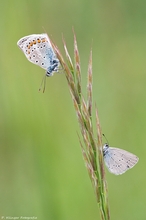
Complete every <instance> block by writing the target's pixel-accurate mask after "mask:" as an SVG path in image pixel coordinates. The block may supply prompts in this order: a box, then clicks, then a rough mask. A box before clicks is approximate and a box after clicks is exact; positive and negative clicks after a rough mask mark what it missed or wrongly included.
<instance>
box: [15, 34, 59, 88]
mask: <svg viewBox="0 0 146 220" xmlns="http://www.w3.org/2000/svg"><path fill="white" fill-rule="evenodd" d="M17 45H18V47H19V48H20V49H21V50H22V51H23V53H24V54H25V56H26V58H27V59H28V60H29V61H30V62H31V63H33V64H36V65H38V66H40V67H42V68H43V69H45V70H46V73H45V78H46V76H48V77H49V76H53V73H54V72H58V70H59V69H58V67H59V65H60V62H59V60H58V58H57V56H56V54H55V52H54V49H53V47H52V44H51V41H50V39H49V37H48V35H47V34H32V35H29V36H25V37H23V38H21V39H20V40H19V41H18V42H17ZM44 89H45V80H44Z"/></svg>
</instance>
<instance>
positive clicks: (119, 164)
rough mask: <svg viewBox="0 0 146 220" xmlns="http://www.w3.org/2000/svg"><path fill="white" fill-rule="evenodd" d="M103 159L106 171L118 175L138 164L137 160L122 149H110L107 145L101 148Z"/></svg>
mask: <svg viewBox="0 0 146 220" xmlns="http://www.w3.org/2000/svg"><path fill="white" fill-rule="evenodd" d="M103 158H104V162H105V165H106V166H107V168H108V170H109V171H110V172H111V173H113V174H115V175H120V174H123V173H125V172H126V171H127V170H129V169H131V168H132V167H133V166H135V164H136V163H137V162H138V160H139V158H138V157H137V156H136V155H134V154H132V153H130V152H128V151H125V150H122V149H119V148H114V147H110V146H109V145H108V144H105V145H104V146H103Z"/></svg>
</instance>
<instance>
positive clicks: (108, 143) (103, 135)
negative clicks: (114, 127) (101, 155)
mask: <svg viewBox="0 0 146 220" xmlns="http://www.w3.org/2000/svg"><path fill="white" fill-rule="evenodd" d="M102 136H103V137H104V138H105V140H106V141H107V144H108V145H109V142H108V139H107V138H106V136H105V134H102Z"/></svg>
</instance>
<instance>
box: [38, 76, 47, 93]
mask: <svg viewBox="0 0 146 220" xmlns="http://www.w3.org/2000/svg"><path fill="white" fill-rule="evenodd" d="M43 84H44V88H43V93H44V92H45V87H46V73H45V75H44V77H43V79H42V82H41V85H40V88H39V92H40V91H41V89H42V85H43Z"/></svg>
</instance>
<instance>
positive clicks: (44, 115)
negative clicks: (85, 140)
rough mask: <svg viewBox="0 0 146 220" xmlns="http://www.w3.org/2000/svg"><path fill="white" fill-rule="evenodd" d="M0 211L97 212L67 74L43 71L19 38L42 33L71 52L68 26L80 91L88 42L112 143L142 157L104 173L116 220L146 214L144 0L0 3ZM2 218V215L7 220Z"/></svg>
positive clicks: (64, 215) (52, 218)
mask: <svg viewBox="0 0 146 220" xmlns="http://www.w3.org/2000/svg"><path fill="white" fill-rule="evenodd" d="M0 18H1V19H0V37H1V41H0V48H1V50H0V217H1V218H2V217H3V216H4V217H5V218H6V217H8V216H11V217H19V218H20V217H21V216H24V217H26V216H27V217H32V216H34V217H36V218H37V219H38V220H45V219H48V220H74V219H76V220H81V219H84V220H88V219H92V220H93V219H100V215H99V210H98V205H97V203H96V199H95V196H94V193H93V189H92V185H91V183H90V180H89V178H88V174H87V171H86V169H85V166H84V162H83V159H82V154H81V150H80V146H79V142H78V137H77V131H79V128H78V123H77V120H76V115H75V112H74V109H73V104H72V100H71V97H70V94H69V90H68V86H67V82H66V79H65V75H64V74H55V75H54V77H51V78H47V85H46V92H45V93H44V94H43V93H42V92H38V89H39V86H40V83H41V80H42V77H43V76H44V70H43V69H41V68H39V67H38V66H35V65H33V64H31V63H30V62H28V61H27V59H26V58H25V56H24V54H23V53H22V52H21V51H20V50H19V48H18V47H17V45H16V43H17V41H18V40H19V39H20V38H21V37H23V36H26V35H29V34H34V33H44V32H47V33H48V34H49V36H50V37H51V38H52V39H53V41H55V43H56V44H57V45H58V47H59V49H60V51H61V52H62V53H63V54H64V50H63V44H62V33H63V35H64V37H65V40H66V43H67V46H68V50H69V52H70V54H71V57H72V58H73V33H72V27H74V29H75V32H76V35H77V41H78V47H79V51H80V58H81V69H82V85H83V90H84V94H86V93H85V92H86V79H87V75H86V74H87V66H88V59H89V52H90V48H91V46H92V48H93V78H94V80H93V98H94V101H95V102H96V104H97V107H98V110H99V116H100V122H101V125H102V131H103V132H104V133H105V134H106V136H107V138H108V140H109V142H110V145H111V146H115V147H119V148H123V149H125V150H128V151H130V152H133V153H135V154H136V155H138V156H139V157H140V161H139V163H138V164H137V165H136V166H135V167H134V168H133V169H132V170H130V171H128V172H127V173H125V174H124V175H122V176H114V175H112V174H110V173H108V172H106V173H107V176H106V177H107V182H108V189H109V203H110V212H111V219H112V220H117V219H118V220H125V219H129V220H137V219H141V220H143V219H145V218H146V208H145V207H146V187H145V186H146V174H145V166H146V159H145V158H146V86H145V85H146V26H145V24H146V3H145V1H142V0H140V1H137V2H136V1H132V0H129V1H126V0H119V1H114V0H111V1H107V0H106V1H100V0H97V1H96V0H92V1H83V0H80V1H78V0H74V1H67V0H64V1H51V0H48V1H47V0H35V1H34V0H31V1H28V0H24V1H17V0H13V1H10V0H6V1H2V2H1V13H0ZM3 219H4V218H3Z"/></svg>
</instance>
